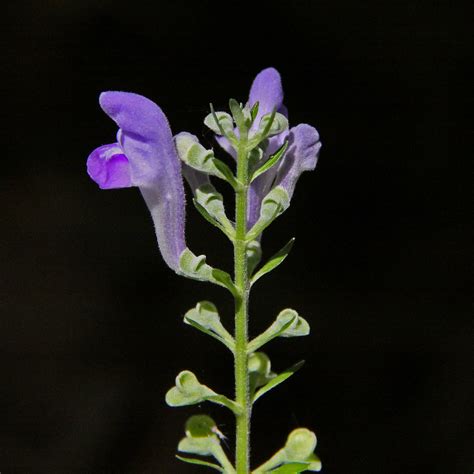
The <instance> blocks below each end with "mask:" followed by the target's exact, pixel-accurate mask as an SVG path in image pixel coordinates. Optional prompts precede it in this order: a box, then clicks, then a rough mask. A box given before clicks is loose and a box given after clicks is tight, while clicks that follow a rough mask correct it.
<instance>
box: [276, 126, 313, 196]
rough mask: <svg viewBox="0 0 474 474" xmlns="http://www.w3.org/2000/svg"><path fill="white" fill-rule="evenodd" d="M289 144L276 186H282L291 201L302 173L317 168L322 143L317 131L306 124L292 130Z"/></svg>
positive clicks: (279, 169)
mask: <svg viewBox="0 0 474 474" xmlns="http://www.w3.org/2000/svg"><path fill="white" fill-rule="evenodd" d="M288 142H289V146H288V150H287V152H286V153H285V156H284V158H283V161H282V162H281V164H280V166H279V168H278V173H277V177H276V180H275V186H282V187H283V188H284V189H285V190H286V191H287V192H288V195H289V196H290V199H291V197H292V196H293V192H294V190H295V186H296V182H297V181H298V178H299V177H300V175H301V173H303V171H311V170H314V168H315V167H316V163H317V161H318V153H319V150H320V148H321V142H320V141H319V133H318V132H317V130H316V129H315V128H314V127H311V126H310V125H307V124H305V123H303V124H300V125H297V126H296V127H293V128H292V129H291V130H290V133H289V135H288Z"/></svg>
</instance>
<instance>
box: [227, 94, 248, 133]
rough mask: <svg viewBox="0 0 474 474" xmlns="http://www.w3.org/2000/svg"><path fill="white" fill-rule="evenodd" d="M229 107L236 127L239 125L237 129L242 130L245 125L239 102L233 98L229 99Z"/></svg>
mask: <svg viewBox="0 0 474 474" xmlns="http://www.w3.org/2000/svg"><path fill="white" fill-rule="evenodd" d="M229 109H230V111H231V112H232V117H233V118H234V121H235V123H236V125H237V127H239V130H242V129H243V128H244V127H245V117H244V114H243V112H242V108H241V107H240V104H239V103H238V102H237V101H236V100H235V99H230V100H229Z"/></svg>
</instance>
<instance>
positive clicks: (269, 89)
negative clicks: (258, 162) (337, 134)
mask: <svg viewBox="0 0 474 474" xmlns="http://www.w3.org/2000/svg"><path fill="white" fill-rule="evenodd" d="M256 102H258V103H259V108H258V115H257V118H256V120H255V122H254V125H253V126H254V127H258V124H259V123H260V119H261V118H262V117H263V115H265V114H269V113H271V112H272V111H273V110H276V111H277V112H280V113H281V114H283V115H285V116H287V117H288V111H287V109H286V107H285V106H284V105H283V88H282V85H281V78H280V74H279V73H278V71H277V70H276V69H274V68H267V69H264V70H263V71H261V72H260V73H259V74H258V75H257V76H256V77H255V79H254V81H253V84H252V87H251V88H250V94H249V100H248V105H249V106H250V107H252V106H253V105H254V104H255V103H256ZM285 140H288V145H289V146H288V149H287V151H286V152H285V155H284V156H283V157H282V158H281V160H280V162H279V165H278V166H274V167H272V168H270V169H269V170H268V171H266V172H265V173H263V174H262V175H260V176H259V177H258V178H257V179H256V180H255V181H254V182H253V183H252V184H251V185H250V190H249V206H248V212H247V226H248V227H249V228H250V227H252V226H253V225H254V224H255V222H256V221H257V219H258V218H259V216H260V207H261V204H262V200H263V198H264V197H265V196H266V195H267V194H268V193H269V191H270V190H271V189H272V188H274V187H276V186H281V187H282V188H283V189H285V191H286V192H287V193H288V195H289V197H290V199H291V197H292V195H293V192H294V189H295V185H296V182H297V180H298V178H299V177H300V175H301V173H302V172H303V171H310V170H313V169H314V168H315V167H316V163H317V160H318V153H319V149H320V148H321V142H320V141H319V134H318V132H317V131H316V129H315V128H314V127H311V126H310V125H307V124H300V125H297V126H296V127H293V128H291V129H290V130H289V131H288V130H287V131H285V132H282V133H280V134H279V135H276V136H273V137H271V138H270V139H269V143H268V147H267V149H266V151H265V156H264V157H263V162H265V161H266V160H267V159H268V158H269V157H270V155H271V154H273V153H275V151H276V150H277V149H278V148H279V147H280V146H281V145H282V144H283V143H284V141H285Z"/></svg>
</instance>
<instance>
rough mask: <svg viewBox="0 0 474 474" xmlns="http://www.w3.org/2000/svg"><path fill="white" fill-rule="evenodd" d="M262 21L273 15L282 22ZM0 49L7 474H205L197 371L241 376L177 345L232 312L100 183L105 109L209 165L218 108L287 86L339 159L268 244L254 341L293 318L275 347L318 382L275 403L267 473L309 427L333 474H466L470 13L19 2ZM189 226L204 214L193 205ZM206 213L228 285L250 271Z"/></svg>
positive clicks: (200, 239)
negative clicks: (114, 107)
mask: <svg viewBox="0 0 474 474" xmlns="http://www.w3.org/2000/svg"><path fill="white" fill-rule="evenodd" d="M264 6H265V5H264V4H263V3H262V4H260V7H264ZM2 8H3V11H2V14H3V19H2V22H3V25H2V32H3V36H2V42H1V45H2V69H3V72H2V83H3V86H2V109H3V110H2V115H3V116H4V117H5V118H6V121H5V125H4V126H3V127H2V128H1V132H0V133H1V136H2V148H3V151H2V156H1V160H2V184H1V188H0V202H1V204H2V206H1V207H2V218H1V223H2V229H1V240H0V242H1V252H0V258H1V269H2V270H1V275H0V278H1V289H0V291H1V293H0V297H1V300H0V301H1V319H0V325H1V331H0V333H1V336H0V341H1V359H0V367H1V381H2V382H1V388H0V415H1V420H0V471H1V472H2V473H4V474H9V473H46V472H47V473H49V474H63V473H67V474H74V473H114V474H115V473H174V472H179V473H192V472H201V470H200V469H197V468H195V467H192V466H187V465H183V464H182V463H180V462H179V461H177V460H175V459H174V453H175V447H176V444H177V442H178V440H179V438H180V437H181V436H182V433H183V424H184V421H185V419H186V418H187V416H189V415H190V414H193V413H200V412H207V413H210V414H211V415H212V416H213V417H214V418H215V419H216V420H217V421H218V423H219V427H220V429H221V431H222V432H224V433H225V434H226V435H227V436H229V443H230V444H232V436H233V434H232V433H233V421H232V418H231V416H229V415H228V414H227V413H226V412H225V411H224V410H223V409H219V408H215V407H214V406H206V405H204V406H202V407H201V406H199V407H190V408H185V409H171V408H168V407H167V406H166V405H165V403H164V394H165V392H166V390H167V389H168V388H169V387H170V386H171V385H172V384H173V379H174V377H175V375H176V374H177V373H178V372H179V370H182V369H184V368H189V369H191V370H193V371H195V372H196V373H197V374H198V376H199V377H200V379H201V380H202V381H203V382H205V383H206V384H208V385H211V386H212V387H214V388H215V389H216V390H218V391H223V392H225V393H228V394H231V392H232V380H233V374H232V360H231V358H230V356H229V355H228V354H226V353H225V352H224V349H222V348H221V347H220V346H219V345H218V343H217V342H215V341H213V340H209V339H208V338H206V337H205V336H204V335H201V334H200V333H197V332H196V331H195V330H193V329H192V328H190V327H188V326H184V325H183V323H182V315H183V314H184V312H185V311H186V310H187V309H189V308H190V307H191V306H193V305H194V304H195V303H196V302H197V301H198V300H200V299H210V300H212V301H214V302H216V304H218V306H219V308H220V311H221V314H222V317H223V319H224V322H225V323H226V324H227V325H230V324H231V317H232V316H231V309H232V306H231V301H230V300H229V298H228V297H227V295H226V294H225V292H224V291H223V290H220V289H216V288H214V287H212V286H210V285H205V284H199V283H197V282H192V281H188V280H184V279H181V278H179V277H177V276H176V275H174V274H173V273H172V272H170V271H169V270H168V268H167V267H166V266H165V264H164V263H163V261H162V260H161V257H160V255H159V253H158V251H157V247H156V243H155V236H154V233H153V229H152V224H151V221H150V218H149V215H148V211H147V209H146V206H145V205H144V203H143V202H142V199H141V197H140V195H139V193H138V191H137V190H135V189H132V190H120V191H107V192H105V191H99V190H98V189H97V187H96V186H95V184H94V183H93V182H92V181H90V180H89V178H88V177H87V175H86V172H85V159H86V157H87V155H88V154H89V152H90V151H91V150H92V149H93V148H95V147H96V146H98V145H101V144H103V143H110V142H111V141H113V140H114V134H115V125H114V124H113V123H112V122H111V121H110V120H109V119H108V118H107V117H106V116H105V115H104V114H103V113H102V112H101V111H100V109H99V107H98V104H97V97H98V94H99V92H100V91H102V90H110V89H112V90H113V89H118V90H129V91H134V92H138V93H141V94H144V95H146V96H148V97H150V98H152V99H153V100H155V101H156V102H157V103H158V104H160V106H161V107H162V108H163V110H164V111H165V113H166V114H167V115H168V117H169V119H170V122H171V125H172V128H173V131H174V132H179V131H181V130H188V131H190V132H193V133H196V134H198V135H200V136H202V135H203V134H204V142H205V143H206V141H207V143H209V140H210V136H209V134H208V133H206V132H205V130H204V126H203V125H202V119H203V117H204V116H205V115H206V113H207V110H208V109H207V105H208V103H209V102H210V101H213V102H214V104H215V105H216V106H217V107H219V108H222V107H224V106H225V105H226V102H227V100H228V98H229V97H235V98H237V99H239V100H242V101H245V99H246V97H247V94H248V89H249V86H250V83H251V81H252V79H253V77H254V76H255V74H256V73H257V72H258V71H259V70H261V69H262V68H264V67H267V66H270V65H272V66H275V67H276V68H278V69H279V71H280V72H281V74H282V77H283V82H284V88H285V93H286V98H285V103H286V105H287V106H288V108H289V110H290V120H291V122H292V123H293V124H296V123H299V122H307V123H310V124H312V125H315V126H316V127H317V128H318V130H319V132H320V134H321V137H322V142H323V150H322V153H321V156H320V161H319V163H318V168H317V171H316V172H315V173H311V174H309V173H307V174H305V175H304V176H303V177H302V178H301V180H300V183H299V185H298V188H297V191H296V193H295V196H294V199H293V205H292V207H291V209H290V210H289V211H288V212H287V213H286V214H285V215H284V216H283V217H281V218H280V219H279V221H277V222H276V223H275V224H274V225H273V226H272V228H271V229H270V230H269V231H268V232H267V233H266V237H265V239H264V252H265V255H266V256H269V255H270V254H271V253H272V252H274V251H276V250H277V249H278V248H279V247H281V246H282V245H283V243H285V242H286V241H287V240H288V238H289V237H291V236H296V238H297V241H296V246H295V248H294V250H293V251H292V254H291V256H290V257H289V258H288V259H287V261H286V262H285V264H284V266H282V267H280V268H279V269H278V270H276V271H275V272H274V273H273V274H272V275H271V277H268V278H266V279H264V280H262V281H261V282H259V284H258V285H256V287H255V289H254V293H253V295H254V296H253V299H252V312H251V317H252V322H251V331H252V334H256V333H257V332H258V331H259V330H261V329H263V328H264V327H265V326H266V325H268V324H269V323H270V321H271V320H272V319H273V318H274V316H275V314H276V313H277V312H278V311H279V310H280V309H281V308H283V307H287V306H290V307H294V308H295V309H297V310H298V311H299V312H300V314H302V315H303V316H305V317H306V318H307V319H308V320H309V321H310V323H311V326H312V334H311V336H310V337H307V338H304V340H302V339H300V340H295V339H293V340H282V341H275V342H273V343H272V344H271V345H269V347H268V353H269V354H270V356H271V357H272V360H273V367H274V368H275V370H277V371H278V370H281V369H283V368H284V367H286V366H288V365H290V364H292V363H294V362H295V361H297V360H299V359H300V358H304V359H306V360H307V363H306V366H305V367H304V369H303V370H302V371H301V372H300V373H299V374H298V375H297V376H295V377H294V378H293V379H291V380H290V381H288V382H286V384H285V385H284V386H281V387H280V389H278V390H275V391H274V392H271V393H270V394H269V395H268V396H267V397H266V398H264V399H262V400H261V401H259V403H258V405H256V409H255V413H254V425H253V450H252V458H253V461H254V465H256V464H257V463H260V462H262V461H263V460H264V459H266V458H267V457H268V456H269V455H270V454H271V453H272V452H273V451H274V450H275V449H277V448H278V447H279V446H281V445H282V444H283V442H284V440H285V438H286V435H287V433H288V432H289V431H290V430H291V429H293V428H295V427H298V426H308V427H310V428H311V429H314V430H315V431H316V433H317V435H318V439H319V444H318V448H317V452H318V454H319V455H320V456H321V458H322V460H323V468H324V472H326V473H328V474H339V473H344V474H346V473H351V474H358V473H360V474H379V473H387V474H390V473H405V474H408V473H417V474H420V473H431V474H436V473H443V474H447V473H460V474H461V473H469V472H471V471H472V470H473V468H474V465H473V464H472V457H471V453H472V448H473V432H472V424H473V417H472V415H473V411H472V398H473V386H472V379H471V370H472V351H471V346H472V334H473V323H472V313H471V311H470V301H471V300H470V295H469V290H470V272H469V267H468V264H467V262H468V257H469V252H468V249H469V244H470V237H469V229H468V227H467V220H468V219H467V217H468V210H469V199H468V186H469V185H470V180H471V178H470V175H469V173H468V167H467V165H468V163H469V162H470V160H471V156H470V154H471V152H470V151H469V150H472V146H471V147H468V145H467V143H465V142H463V136H464V134H465V132H466V131H467V129H468V124H467V122H466V120H467V116H466V114H465V113H464V111H465V110H467V107H466V105H467V104H468V102H469V99H470V96H469V94H470V92H471V84H469V85H468V82H467V80H466V78H465V74H466V73H467V67H468V64H469V60H470V51H469V48H468V41H467V40H468V37H469V32H470V29H469V18H470V15H469V11H468V10H466V9H463V8H462V4H461V3H456V2H448V1H445V2H443V1H426V2H420V1H410V2H408V1H398V2H380V1H373V0H369V1H364V2H352V1H343V0H335V1H321V2H315V1H293V2H285V3H283V2H269V3H268V5H267V6H266V9H264V8H261V9H258V11H257V7H256V4H254V5H253V6H251V5H246V4H245V3H241V2H210V1H200V2H195V3H185V2H182V1H173V2H166V3H165V2H160V1H158V0H156V1H153V2H144V1H135V2H131V1H127V2H125V1H118V0H116V1H92V0H82V1H75V2H74V1H60V0H48V1H46V0H45V1H35V2H34V1H30V2H27V1H16V2H9V3H7V4H6V5H4V7H2ZM191 207H192V206H191ZM191 207H190V206H188V210H189V216H188V222H187V235H188V237H187V239H188V243H189V246H190V248H191V249H192V250H193V251H194V252H195V253H206V254H207V255H208V260H209V261H210V263H211V264H214V265H217V266H220V267H222V268H225V269H230V268H231V260H230V256H231V248H230V246H229V245H228V244H227V242H226V241H225V240H224V238H222V237H221V236H219V235H217V231H215V229H214V228H211V227H210V226H209V225H208V224H207V223H205V222H203V221H202V220H201V218H200V217H198V216H197V215H196V213H195V211H194V209H191Z"/></svg>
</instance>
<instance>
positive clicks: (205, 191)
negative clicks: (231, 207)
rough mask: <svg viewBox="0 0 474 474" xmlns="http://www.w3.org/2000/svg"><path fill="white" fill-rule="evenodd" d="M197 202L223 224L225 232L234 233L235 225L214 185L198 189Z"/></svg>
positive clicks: (205, 185)
mask: <svg viewBox="0 0 474 474" xmlns="http://www.w3.org/2000/svg"><path fill="white" fill-rule="evenodd" d="M196 202H197V203H198V204H199V205H200V206H202V207H203V208H204V209H205V210H206V211H207V213H208V214H209V216H210V217H212V218H213V219H215V221H216V222H217V223H219V224H221V226H222V227H223V229H224V230H226V231H229V232H232V231H233V229H234V228H233V225H232V223H231V222H230V221H229V219H228V218H227V215H226V213H225V208H224V198H223V196H222V194H220V193H219V192H217V190H216V188H214V186H212V184H204V185H202V186H199V188H197V189H196Z"/></svg>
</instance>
